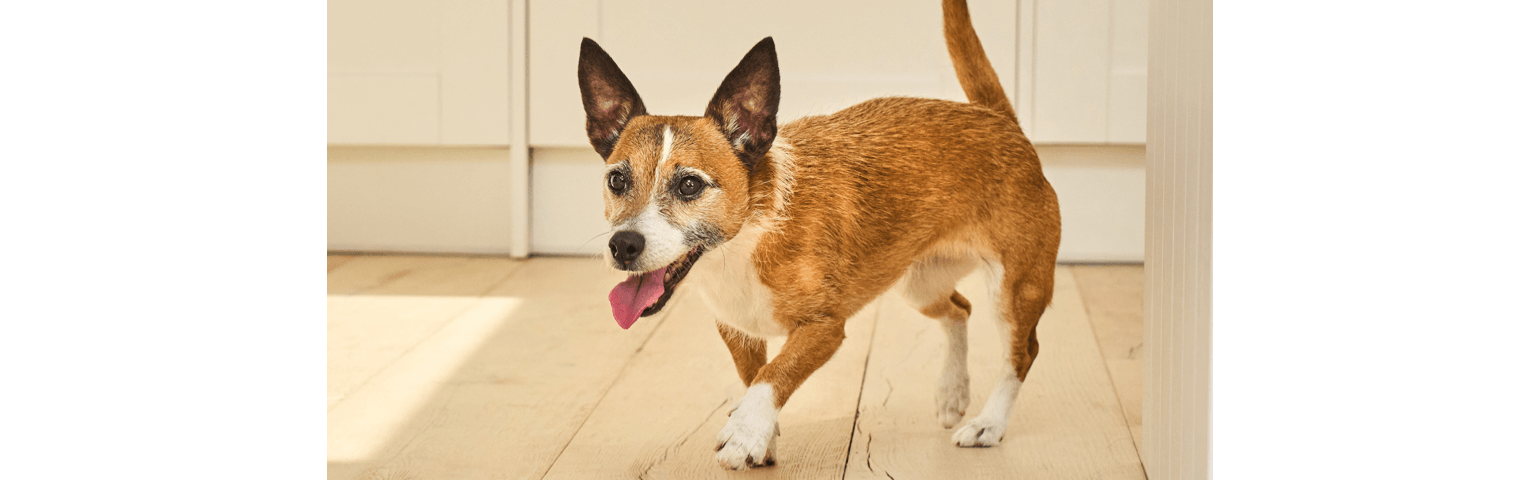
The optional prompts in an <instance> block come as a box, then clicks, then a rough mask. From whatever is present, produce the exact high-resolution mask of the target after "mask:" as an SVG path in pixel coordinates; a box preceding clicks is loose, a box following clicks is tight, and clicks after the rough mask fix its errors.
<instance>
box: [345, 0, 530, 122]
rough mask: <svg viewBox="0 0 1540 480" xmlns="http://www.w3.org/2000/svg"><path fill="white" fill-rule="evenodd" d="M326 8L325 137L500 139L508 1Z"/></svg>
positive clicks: (352, 3) (397, 0) (505, 112)
mask: <svg viewBox="0 0 1540 480" xmlns="http://www.w3.org/2000/svg"><path fill="white" fill-rule="evenodd" d="M518 6H519V7H520V8H521V9H522V7H523V5H522V2H518ZM327 13H328V15H327V77H328V78H327V141H328V143H331V144H354V145H480V146H503V145H508V144H509V117H510V115H509V112H510V108H511V107H510V105H511V103H510V100H511V98H510V95H509V91H510V88H509V87H510V84H509V73H508V72H509V63H508V62H509V52H510V48H509V44H510V41H509V39H510V36H509V31H510V30H509V29H510V13H513V12H511V11H510V3H509V2H508V1H507V0H448V1H432V0H381V1H375V0H331V1H329V2H328V3H327ZM519 13H521V12H519ZM520 17H521V18H522V16H520ZM522 27H523V25H522V22H521V23H520V25H519V28H522ZM521 55H522V53H521Z"/></svg>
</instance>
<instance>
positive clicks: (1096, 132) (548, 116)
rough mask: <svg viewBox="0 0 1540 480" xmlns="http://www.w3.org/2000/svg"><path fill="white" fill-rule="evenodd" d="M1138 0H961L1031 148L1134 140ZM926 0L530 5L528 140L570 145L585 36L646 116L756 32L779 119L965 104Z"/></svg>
mask: <svg viewBox="0 0 1540 480" xmlns="http://www.w3.org/2000/svg"><path fill="white" fill-rule="evenodd" d="M1147 2H1148V0H1020V1H1019V2H1018V1H1016V0H973V1H971V2H968V3H969V9H970V10H971V12H972V16H973V22H974V27H975V30H977V31H978V33H979V37H980V39H981V40H982V42H983V44H984V49H985V50H986V52H987V53H988V54H989V59H990V61H991V63H992V64H993V65H994V67H995V71H996V72H997V74H998V75H999V76H1000V82H1001V83H1002V84H1003V85H1004V86H1005V89H1006V91H1007V93H1008V94H1011V95H1012V96H1013V98H1012V100H1013V101H1014V102H1015V104H1016V106H1017V112H1018V115H1019V116H1020V117H1021V123H1022V126H1023V128H1024V129H1025V130H1026V132H1027V134H1028V136H1029V137H1030V138H1032V140H1033V141H1034V142H1037V143H1046V144H1053V143H1074V144H1097V143H1122V144H1128V143H1132V144H1139V143H1144V105H1145V76H1146V73H1145V58H1146V54H1145V49H1146V47H1145V45H1146V44H1147V41H1146V38H1145V36H1146V30H1147V29H1148V26H1147V23H1148V16H1149V15H1148V5H1147ZM940 4H941V2H939V1H937V0H849V1H839V2H828V1H820V0H791V1H785V2H777V3H775V4H774V5H766V4H760V3H747V2H720V1H710V0H630V1H603V0H531V1H530V12H529V14H530V24H529V28H530V52H529V53H530V54H529V68H530V99H529V105H530V118H531V120H532V121H531V125H530V130H529V133H530V144H531V145H533V146H535V147H584V146H587V145H588V142H587V137H586V136H585V135H584V133H583V125H584V122H583V108H582V104H581V103H580V102H579V97H578V89H577V57H578V43H579V41H580V40H581V39H582V38H583V37H591V38H593V39H594V40H596V41H598V42H599V44H600V45H601V46H603V47H604V48H605V50H606V51H608V52H609V53H610V55H611V56H612V57H614V58H615V61H616V63H618V64H619V65H620V68H621V69H622V70H624V71H625V72H626V75H627V76H629V77H630V78H631V81H632V83H634V84H635V85H636V87H637V90H638V91H639V92H640V93H641V95H642V99H643V100H644V101H645V103H646V104H647V110H648V112H649V113H653V114H658V115H700V114H701V112H702V111H703V110H704V109H705V105H706V100H708V99H709V98H710V97H711V94H712V93H713V92H715V91H716V87H717V85H718V83H719V82H721V80H722V77H724V76H726V74H727V72H728V71H729V70H731V69H732V67H733V66H734V65H736V64H737V62H738V60H739V59H740V58H742V56H743V54H744V53H746V52H748V49H749V47H750V46H752V45H754V43H755V42H757V41H758V40H759V39H760V38H763V37H766V36H774V37H775V40H776V51H777V53H778V56H779V58H780V62H781V83H782V90H781V109H780V112H781V119H782V121H785V120H790V119H793V118H796V117H799V116H804V115H811V114H819V113H829V112H833V111H835V110H838V109H841V108H844V107H847V106H850V105H853V104H855V103H858V102H860V101H863V100H867V99H870V98H874V97H879V96H888V95H909V96H921V97H931V98H945V99H952V100H959V101H962V100H965V97H964V96H963V94H962V89H961V87H959V86H958V84H957V79H956V77H955V75H954V73H953V70H952V64H951V60H950V59H949V58H948V57H947V53H946V43H945V40H944V39H943V37H942V31H941V5H940Z"/></svg>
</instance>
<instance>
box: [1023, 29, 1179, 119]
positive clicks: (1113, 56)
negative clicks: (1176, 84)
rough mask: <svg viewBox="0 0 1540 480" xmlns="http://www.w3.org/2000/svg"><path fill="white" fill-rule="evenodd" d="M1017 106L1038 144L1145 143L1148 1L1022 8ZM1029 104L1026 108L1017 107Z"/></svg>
mask: <svg viewBox="0 0 1540 480" xmlns="http://www.w3.org/2000/svg"><path fill="white" fill-rule="evenodd" d="M1021 5H1022V8H1021V10H1020V11H1021V22H1020V25H1021V50H1020V51H1019V52H1020V55H1021V58H1020V59H1019V60H1018V61H1019V62H1021V64H1022V65H1024V66H1025V68H1024V69H1023V74H1022V76H1023V78H1022V82H1021V83H1020V84H1019V85H1018V87H1019V88H1020V89H1021V90H1020V91H1019V92H1018V93H1017V98H1021V99H1026V100H1028V101H1030V104H1029V105H1026V108H1020V109H1018V110H1019V111H1021V112H1022V113H1021V117H1022V119H1021V121H1022V126H1023V127H1025V128H1026V131H1027V135H1028V136H1029V137H1030V138H1031V139H1032V141H1033V142H1036V143H1082V144H1084V143H1144V118H1145V116H1144V115H1145V114H1144V111H1145V108H1144V107H1145V95H1146V88H1145V78H1146V72H1145V63H1146V62H1145V59H1146V50H1147V48H1146V45H1147V43H1148V42H1147V39H1146V31H1147V30H1148V29H1149V2H1148V0H1022V4H1021ZM1018 103H1023V102H1018Z"/></svg>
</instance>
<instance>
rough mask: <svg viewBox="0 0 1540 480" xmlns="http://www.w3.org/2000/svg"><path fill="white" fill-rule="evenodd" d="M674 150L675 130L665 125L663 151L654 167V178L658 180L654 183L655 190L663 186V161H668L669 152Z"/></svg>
mask: <svg viewBox="0 0 1540 480" xmlns="http://www.w3.org/2000/svg"><path fill="white" fill-rule="evenodd" d="M673 151H674V131H673V130H671V129H669V128H668V125H664V126H663V153H660V154H658V163H657V165H656V166H654V167H653V168H652V178H653V179H654V180H656V181H657V182H656V183H654V184H653V188H654V189H655V190H654V191H657V190H661V188H660V187H662V186H663V163H664V162H667V161H668V154H669V153H672V152H673Z"/></svg>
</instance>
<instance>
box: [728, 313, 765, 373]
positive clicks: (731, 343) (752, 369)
mask: <svg viewBox="0 0 1540 480" xmlns="http://www.w3.org/2000/svg"><path fill="white" fill-rule="evenodd" d="M717 333H720V334H722V341H723V342H725V343H727V351H728V352H730V353H732V355H733V364H735V365H737V366H738V378H742V379H743V386H745V387H747V386H750V385H752V384H753V383H754V376H755V375H758V374H759V369H760V368H762V367H764V366H765V339H763V338H754V337H751V336H749V335H748V334H745V333H743V332H740V331H738V330H737V329H735V328H733V327H729V326H727V325H723V324H720V323H718V324H717Z"/></svg>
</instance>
